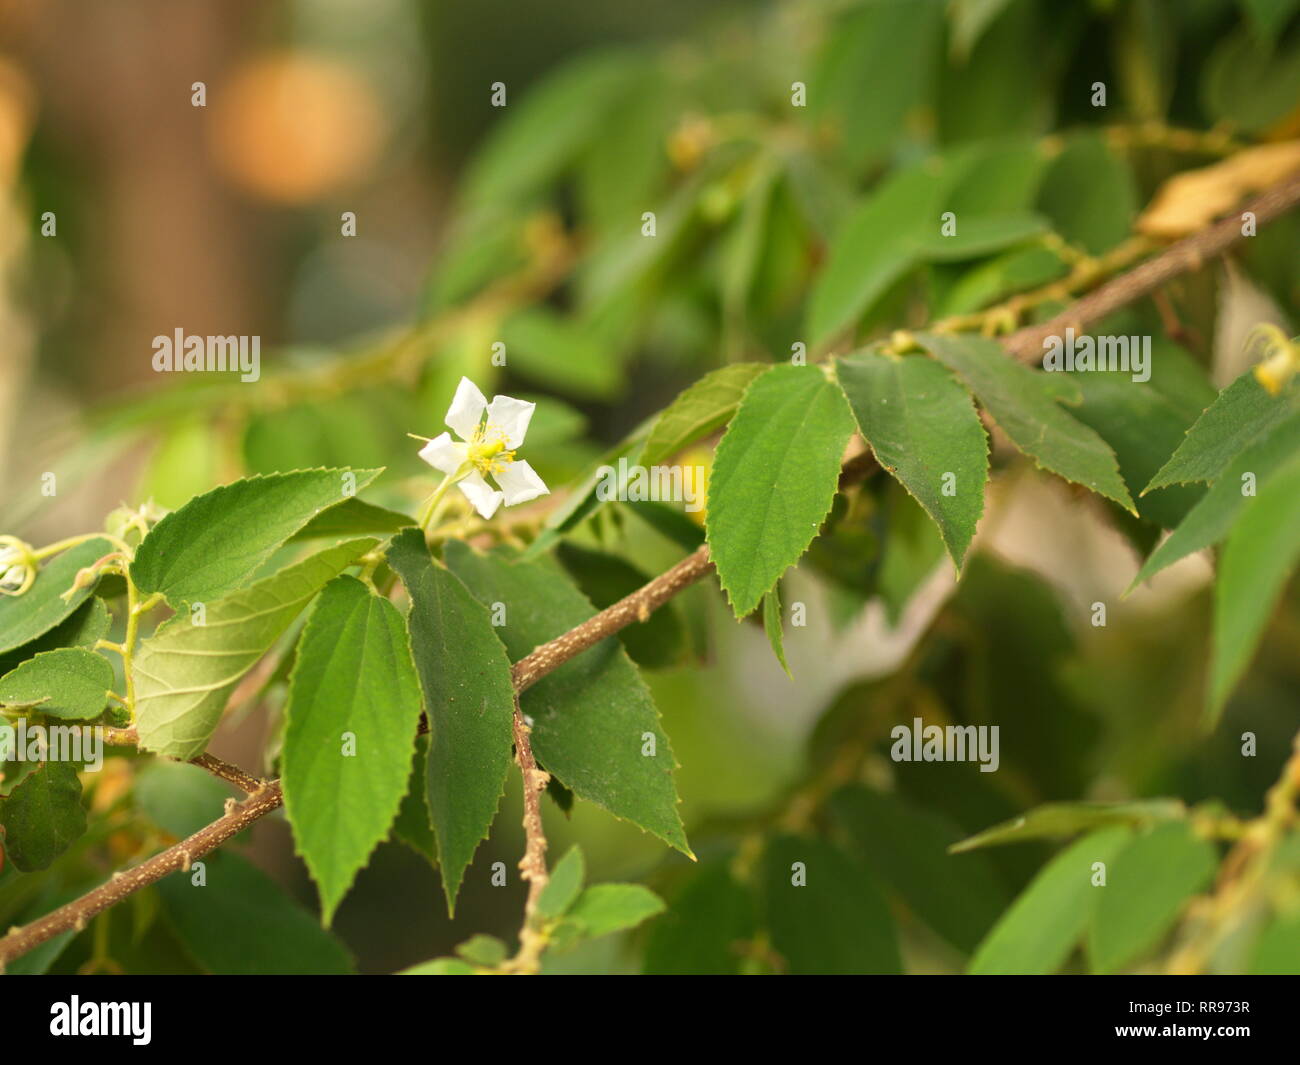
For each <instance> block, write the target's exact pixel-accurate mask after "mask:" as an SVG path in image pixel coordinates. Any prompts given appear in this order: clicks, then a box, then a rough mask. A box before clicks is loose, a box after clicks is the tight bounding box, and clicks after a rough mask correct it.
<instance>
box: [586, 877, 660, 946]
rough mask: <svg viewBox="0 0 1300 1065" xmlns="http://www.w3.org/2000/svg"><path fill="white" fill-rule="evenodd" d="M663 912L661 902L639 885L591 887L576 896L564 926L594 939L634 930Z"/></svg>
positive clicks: (657, 897) (651, 892)
mask: <svg viewBox="0 0 1300 1065" xmlns="http://www.w3.org/2000/svg"><path fill="white" fill-rule="evenodd" d="M663 911H664V903H663V900H662V899H661V898H659V896H658V895H656V894H655V893H654V892H653V891H651V890H650V889H649V888H647V887H642V886H641V885H640V884H594V885H592V886H591V887H589V888H587V890H586V891H584V892H583V893H582V894H581V895H579V896H578V901H577V902H575V903H574V904H573V906H572V907H571V908H570V909H569V911H568V913H567V914H566V915H565V918H564V922H565V924H572V925H576V926H577V931H578V933H579V934H580V935H581V936H582V938H584V939H597V938H599V937H600V936H607V935H609V934H610V933H612V932H622V931H623V930H624V929H627V928H635V927H636V926H637V925H639V924H640V923H641V922H642V921H648V920H649V919H650V918H651V917H653V916H655V914H659V913H663Z"/></svg>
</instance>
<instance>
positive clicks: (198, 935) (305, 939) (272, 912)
mask: <svg viewBox="0 0 1300 1065" xmlns="http://www.w3.org/2000/svg"><path fill="white" fill-rule="evenodd" d="M202 862H203V871H202V879H203V883H202V884H198V883H196V879H197V868H196V866H191V867H190V869H188V870H181V871H178V872H175V873H172V874H171V876H168V877H164V878H163V879H162V880H160V881H158V893H159V895H160V896H161V898H162V904H163V912H164V913H165V914H166V915H167V919H168V922H169V923H170V924H171V926H172V928H173V929H174V930H175V932H176V934H177V937H178V938H179V939H180V941H181V943H183V944H184V945H185V948H186V949H187V950H188V951H189V953H190V954H191V955H192V956H193V958H194V960H195V961H196V962H198V964H199V965H200V966H202V967H203V968H204V969H206V970H207V971H208V972H209V973H213V974H215V975H218V976H266V975H274V976H301V975H304V974H312V975H331V976H342V975H346V974H348V973H350V972H352V959H351V958H349V957H348V952H347V950H346V949H345V948H344V946H343V944H342V943H340V942H339V941H338V940H337V939H335V938H334V937H333V936H332V935H330V933H329V932H327V931H325V929H323V928H322V927H321V926H320V923H319V922H318V921H317V920H316V918H315V917H313V916H312V915H311V914H309V913H308V912H307V911H306V910H304V909H303V908H302V907H301V906H299V905H298V904H297V903H295V902H294V901H293V900H292V899H290V898H289V896H288V895H286V894H285V893H284V890H283V889H282V888H281V887H280V885H279V884H277V883H276V882H275V881H274V880H272V879H271V878H270V877H269V876H267V875H266V874H265V873H263V872H262V871H261V870H260V869H258V868H257V867H256V866H254V865H252V864H251V863H249V862H247V861H245V860H244V859H243V858H241V857H239V856H238V855H236V854H229V853H226V854H209V855H208V856H207V857H205V858H203V859H202Z"/></svg>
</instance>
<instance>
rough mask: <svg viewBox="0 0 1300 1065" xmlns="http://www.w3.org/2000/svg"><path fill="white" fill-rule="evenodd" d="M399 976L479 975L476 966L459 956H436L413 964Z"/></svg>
mask: <svg viewBox="0 0 1300 1065" xmlns="http://www.w3.org/2000/svg"><path fill="white" fill-rule="evenodd" d="M397 975H398V976H477V975H478V974H477V973H476V972H475V971H474V966H472V965H470V963H469V962H467V961H461V960H460V959H459V958H434V959H433V960H432V961H426V962H421V963H420V964H419V965H412V966H411V967H410V968H409V969H403V970H402V971H401V972H400V973H398V974H397Z"/></svg>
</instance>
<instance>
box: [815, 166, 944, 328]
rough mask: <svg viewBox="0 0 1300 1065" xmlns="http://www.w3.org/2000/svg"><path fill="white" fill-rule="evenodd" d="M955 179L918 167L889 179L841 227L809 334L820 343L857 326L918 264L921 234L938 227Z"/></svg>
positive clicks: (819, 282) (818, 292)
mask: <svg viewBox="0 0 1300 1065" xmlns="http://www.w3.org/2000/svg"><path fill="white" fill-rule="evenodd" d="M950 184H951V179H950V178H949V177H948V175H947V174H946V173H945V172H944V170H943V168H942V167H938V166H933V165H931V166H925V167H913V168H912V169H909V170H904V171H901V172H900V173H898V174H895V175H894V176H893V177H891V178H889V179H888V180H886V181H885V182H884V183H883V184H882V185H881V186H880V187H879V188H878V189H875V190H873V191H872V193H871V195H870V196H869V197H868V198H867V199H866V200H865V201H864V202H863V203H862V205H861V206H860V207H858V208H857V209H856V210H855V211H854V212H853V214H852V215H851V216H850V217H849V218H848V219H847V221H845V223H844V224H843V225H842V226H841V227H840V230H839V232H838V233H837V234H836V237H835V240H834V241H833V242H832V244H831V248H830V255H829V258H828V260H827V262H826V266H825V268H824V269H823V270H822V271H821V274H820V275H819V277H818V279H817V282H816V284H815V286H814V288H813V292H812V298H811V300H810V302H809V308H808V332H809V333H810V334H811V337H812V343H813V344H821V343H822V342H824V341H826V340H828V339H829V338H831V337H833V336H835V335H836V334H838V333H840V332H841V331H842V330H844V329H846V328H848V327H849V326H851V325H853V323H854V322H856V321H857V320H858V319H859V318H861V317H862V316H863V315H864V314H865V313H866V312H867V310H868V309H869V308H870V307H871V305H872V304H873V303H874V302H875V301H876V300H877V299H879V298H880V297H881V296H882V295H883V294H884V292H885V290H886V289H888V288H889V287H890V285H892V284H893V283H894V282H895V281H897V280H898V279H899V278H900V277H902V276H903V275H904V274H905V273H907V271H908V270H910V269H911V268H912V267H913V266H914V265H915V264H916V262H917V252H916V244H917V240H918V239H919V235H920V234H921V233H924V232H928V231H929V230H930V228H931V227H932V228H933V229H934V230H935V231H937V230H938V227H939V215H940V214H941V212H942V202H943V195H944V193H945V192H946V191H947V190H948V188H949V187H950Z"/></svg>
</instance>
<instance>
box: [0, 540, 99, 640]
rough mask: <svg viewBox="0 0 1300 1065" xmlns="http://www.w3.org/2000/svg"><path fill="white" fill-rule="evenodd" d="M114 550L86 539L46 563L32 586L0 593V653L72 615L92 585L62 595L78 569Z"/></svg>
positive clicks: (42, 634) (41, 634)
mask: <svg viewBox="0 0 1300 1065" xmlns="http://www.w3.org/2000/svg"><path fill="white" fill-rule="evenodd" d="M114 550H115V549H114V547H113V545H112V544H111V543H109V542H108V541H107V540H101V539H99V538H98V537H96V538H95V539H94V540H87V541H86V542H85V543H84V544H78V545H77V546H76V547H70V548H68V550H66V551H63V552H60V553H59V554H57V555H55V556H54V557H53V558H52V559H51V560H50V561H48V562H45V563H44V564H43V565H42V566H41V568H40V572H38V573H37V574H36V580H35V581H33V582H32V586H31V587H30V588H28V589H27V591H26V592H24V593H23V594H22V595H5V596H0V654H3V653H5V652H8V651H12V650H14V649H15V648H18V647H22V646H23V644H25V643H28V642H29V641H31V640H35V639H36V638H37V637H38V636H44V635H45V634H46V633H47V632H49V631H50V630H51V629H52V628H54V627H55V626H56V625H58V624H59V623H60V622H62V621H64V620H65V619H67V618H69V617H71V616H72V613H73V611H75V610H76V609H77V608H78V607H80V606H81V604H82V603H84V602H85V601H86V599H87V598H88V597H89V596H90V593H91V591H92V589H91V588H79V589H78V590H77V591H76V592H75V593H74V594H73V595H72V596H71V597H70V598H68V599H66V600H65V599H63V598H61V596H62V595H63V593H64V592H66V591H67V590H68V589H69V588H71V587H72V582H73V581H74V580H75V579H76V576H77V571H78V570H81V569H84V568H85V567H87V566H89V565H91V564H93V563H95V562H97V561H98V560H99V559H101V558H103V557H104V556H105V555H107V554H111V553H112V552H113V551H114Z"/></svg>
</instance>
